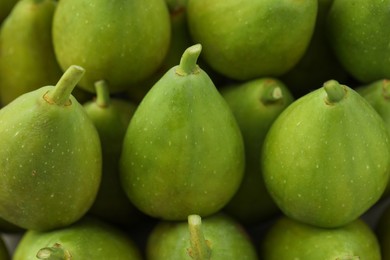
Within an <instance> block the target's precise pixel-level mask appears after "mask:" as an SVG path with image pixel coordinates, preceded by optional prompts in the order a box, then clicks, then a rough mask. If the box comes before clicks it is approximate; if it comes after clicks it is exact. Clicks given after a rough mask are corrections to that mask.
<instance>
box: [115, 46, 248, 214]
mask: <svg viewBox="0 0 390 260" xmlns="http://www.w3.org/2000/svg"><path fill="white" fill-rule="evenodd" d="M200 52H201V45H200V44H196V45H193V46H191V47H189V48H188V49H186V51H185V52H184V54H183V56H182V59H181V61H180V65H178V66H175V67H173V68H171V69H170V70H169V71H168V72H167V73H166V74H165V75H164V76H163V77H162V78H161V79H160V80H159V81H158V82H157V83H156V84H155V85H154V86H153V87H152V88H151V90H150V91H149V92H148V93H147V94H146V96H145V97H144V99H143V100H142V102H141V103H140V104H139V106H138V108H137V110H136V111H135V113H134V115H133V117H132V119H131V121H130V124H129V126H128V129H127V132H126V135H125V139H124V144H123V149H122V154H121V159H120V167H121V180H122V185H123V187H124V189H125V191H126V193H127V195H128V197H129V199H130V200H131V201H132V202H133V203H134V205H135V206H136V207H138V208H139V209H140V210H141V211H142V212H144V213H146V214H147V215H150V216H152V217H156V218H162V219H165V220H184V219H186V218H187V216H188V215H190V214H193V213H196V214H198V215H200V216H202V217H204V216H207V215H211V214H213V213H215V212H217V211H219V210H220V209H222V208H223V206H225V205H226V203H228V201H229V200H230V199H231V198H232V197H233V195H234V194H235V192H236V191H237V189H238V188H239V186H240V183H241V180H242V177H243V171H244V156H245V155H244V147H243V140H242V136H241V133H240V130H239V128H238V125H237V122H236V120H235V118H234V115H233V114H232V112H231V110H230V109H229V107H228V105H227V104H226V101H225V100H224V99H223V97H222V96H221V95H220V93H219V92H218V90H217V89H216V88H215V86H214V84H213V82H212V81H211V79H210V78H209V77H208V75H207V74H206V73H205V72H204V71H203V70H202V69H201V68H200V67H199V66H197V64H196V61H197V58H198V56H199V54H200Z"/></svg>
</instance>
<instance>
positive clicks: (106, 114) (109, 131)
mask: <svg viewBox="0 0 390 260" xmlns="http://www.w3.org/2000/svg"><path fill="white" fill-rule="evenodd" d="M95 88H96V97H95V98H94V99H93V100H90V101H88V102H86V103H84V105H83V106H84V109H85V111H86V112H87V114H88V116H89V118H90V119H91V120H92V122H93V123H94V125H95V127H96V129H97V131H98V133H99V137H100V141H101V145H102V155H103V174H102V181H101V184H100V187H99V192H98V194H97V197H96V199H95V202H94V204H93V205H92V207H91V209H90V211H89V212H90V213H92V214H94V215H96V216H99V217H101V218H103V219H104V220H106V221H108V222H111V223H114V224H119V225H123V226H129V225H132V224H134V222H136V220H137V219H138V217H139V216H140V214H139V213H138V211H137V210H136V208H135V207H134V206H133V205H132V204H131V203H130V200H129V199H128V198H127V196H126V194H125V192H124V191H123V189H122V186H121V182H120V179H119V157H120V153H121V151H122V143H123V138H124V136H125V133H126V130H127V126H128V125H129V122H130V119H131V117H132V116H133V113H134V111H135V109H136V105H134V104H133V103H131V102H129V101H127V100H124V99H119V98H116V97H113V98H111V97H110V93H109V86H108V83H107V82H105V81H98V82H96V84H95Z"/></svg>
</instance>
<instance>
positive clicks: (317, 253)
mask: <svg viewBox="0 0 390 260" xmlns="http://www.w3.org/2000/svg"><path fill="white" fill-rule="evenodd" d="M260 252H261V257H262V258H261V259H263V260H280V259H283V260H296V259H300V260H313V259H327V260H328V259H329V260H362V259H367V260H368V259H370V260H380V259H381V254H380V248H379V243H378V240H377V238H376V236H375V234H374V232H373V230H372V229H371V228H370V227H369V226H368V225H367V224H366V223H365V222H364V221H363V220H361V219H357V220H354V221H353V222H351V223H349V224H347V225H345V226H342V227H339V228H334V229H326V228H319V227H314V226H311V225H307V224H303V223H300V222H298V221H294V220H292V219H290V218H288V217H285V216H283V217H281V218H279V219H278V220H276V222H274V223H273V224H272V226H271V227H270V229H269V230H268V233H266V235H265V237H264V238H263V240H262V241H261V248H260Z"/></svg>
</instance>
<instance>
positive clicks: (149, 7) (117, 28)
mask: <svg viewBox="0 0 390 260" xmlns="http://www.w3.org/2000/svg"><path fill="white" fill-rule="evenodd" d="M70 14H72V15H70ZM170 33H171V28H170V22H169V12H168V8H167V6H166V4H165V2H164V0H147V1H145V0H133V1H106V0H67V1H59V2H58V6H57V9H56V12H55V14H54V18H53V44H54V51H55V54H56V57H57V59H58V62H59V64H60V66H61V67H62V68H67V67H68V66H70V65H71V64H78V65H80V66H82V67H83V68H85V70H86V73H85V76H84V77H83V79H81V81H80V83H79V86H80V87H81V88H83V89H85V90H88V91H90V92H94V91H95V87H94V84H95V82H97V81H99V80H106V81H107V82H109V83H110V92H111V93H118V92H124V91H126V90H128V88H130V87H137V83H139V82H140V81H143V80H145V79H146V78H147V77H149V76H151V75H152V74H153V73H154V72H155V71H156V70H157V69H158V68H159V66H160V64H161V63H162V61H163V59H164V57H165V55H166V53H167V51H168V48H169V43H170V42H169V40H170Z"/></svg>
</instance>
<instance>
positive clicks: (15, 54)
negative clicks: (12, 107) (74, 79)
mask: <svg viewBox="0 0 390 260" xmlns="http://www.w3.org/2000/svg"><path fill="white" fill-rule="evenodd" d="M56 6H57V2H56V1H54V0H20V1H19V2H18V3H17V4H16V5H15V7H14V8H13V9H12V12H11V14H10V15H9V16H8V17H7V19H6V20H5V21H4V23H3V26H2V28H1V31H0V97H1V103H2V105H3V106H4V105H6V104H8V103H9V102H11V101H12V100H14V99H15V98H17V97H18V96H20V95H21V94H24V93H27V92H30V91H33V90H35V89H37V88H40V87H42V86H46V85H52V84H55V83H56V82H57V80H58V79H59V78H60V77H61V75H62V73H63V72H62V70H61V68H60V66H59V65H58V63H57V60H56V57H55V55H54V50H53V43H52V34H51V25H52V20H53V15H54V11H55V8H56Z"/></svg>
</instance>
